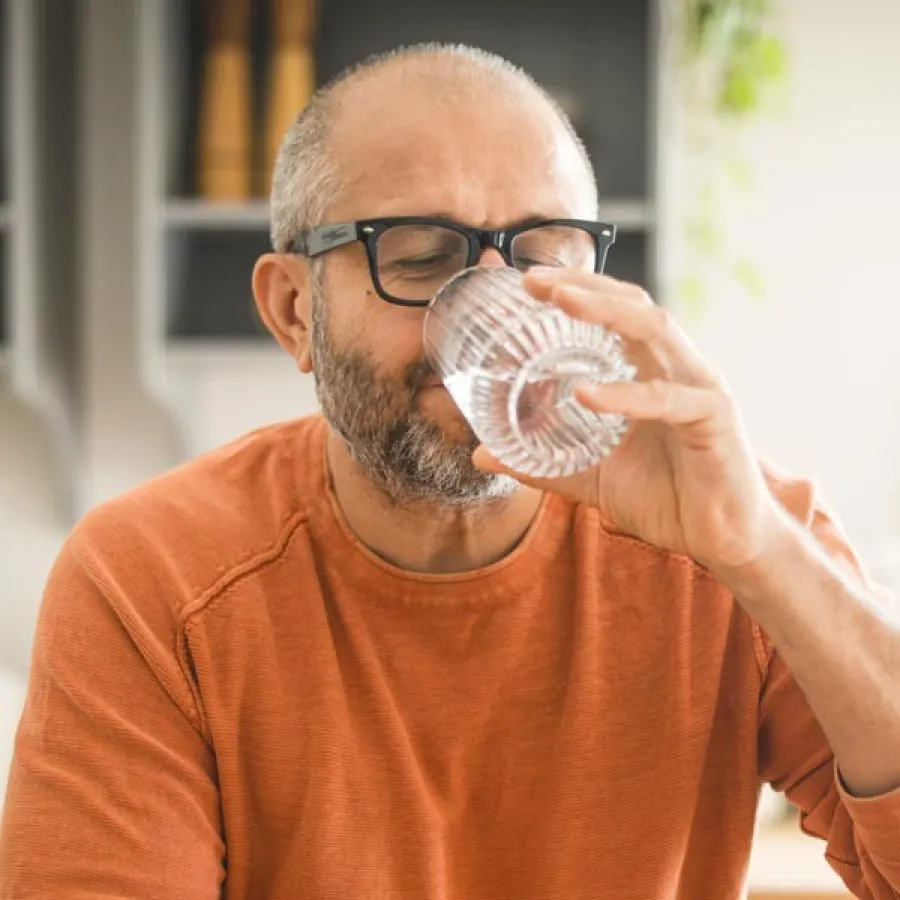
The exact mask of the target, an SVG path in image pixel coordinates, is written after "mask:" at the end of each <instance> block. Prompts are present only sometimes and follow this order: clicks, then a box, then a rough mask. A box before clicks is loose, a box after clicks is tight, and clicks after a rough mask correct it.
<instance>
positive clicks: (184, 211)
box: [162, 199, 269, 231]
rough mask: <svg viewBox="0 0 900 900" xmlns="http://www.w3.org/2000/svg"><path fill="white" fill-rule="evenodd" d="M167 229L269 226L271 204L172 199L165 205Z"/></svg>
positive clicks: (218, 229) (211, 229) (233, 228)
mask: <svg viewBox="0 0 900 900" xmlns="http://www.w3.org/2000/svg"><path fill="white" fill-rule="evenodd" d="M162 222H163V225H164V226H165V227H166V228H172V229H175V228H180V229H184V230H189V229H196V230H204V231H231V230H248V229H265V230H268V228H269V204H268V203H267V202H266V201H265V200H256V201H252V202H248V203H211V202H209V201H207V200H200V199H197V200H194V199H183V200H182V199H179V200H169V201H168V202H167V203H166V204H165V206H164V207H163V212H162Z"/></svg>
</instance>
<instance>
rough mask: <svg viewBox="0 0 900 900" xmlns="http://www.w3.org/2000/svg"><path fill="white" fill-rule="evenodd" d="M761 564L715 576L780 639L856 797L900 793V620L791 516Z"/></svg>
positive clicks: (779, 525) (780, 526)
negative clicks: (897, 790)
mask: <svg viewBox="0 0 900 900" xmlns="http://www.w3.org/2000/svg"><path fill="white" fill-rule="evenodd" d="M776 528H777V537H778V539H777V540H773V541H772V544H771V550H770V551H769V552H768V553H767V554H766V555H765V557H764V558H762V559H760V560H759V561H758V562H757V563H755V564H754V565H753V566H751V567H748V568H746V569H744V570H742V571H740V572H714V574H716V575H717V577H718V578H719V579H720V580H721V581H722V583H723V584H725V585H726V586H727V587H728V588H729V589H730V590H731V591H732V592H733V594H734V596H735V597H736V598H737V599H738V600H739V602H740V603H741V604H742V606H743V607H744V608H745V609H746V611H747V613H748V614H749V615H750V616H751V617H752V618H753V619H754V620H755V621H756V622H757V623H758V624H759V625H760V627H761V628H762V629H763V630H764V631H765V632H766V633H767V634H768V635H769V637H770V638H771V639H772V641H773V643H774V645H775V647H776V648H777V650H778V652H779V653H780V655H781V657H782V658H783V659H784V661H785V663H786V664H787V666H788V668H789V669H790V671H791V673H792V674H793V676H794V678H795V679H796V681H797V683H798V684H799V686H800V688H801V689H802V690H803V692H804V694H805V695H806V698H807V701H808V702H809V705H810V708H811V709H812V711H813V713H814V715H815V716H816V718H817V719H818V721H819V724H820V725H821V726H822V729H823V730H824V732H825V734H826V736H827V738H828V741H829V744H830V745H831V748H832V750H833V751H834V754H835V758H836V759H837V762H838V766H839V768H840V771H841V775H842V777H843V779H844V782H845V786H846V787H847V789H848V790H849V791H850V792H851V793H853V794H855V795H857V796H876V795H878V794H883V793H886V792H888V791H890V790H893V789H895V788H900V620H898V617H897V615H896V611H894V612H891V611H889V610H887V609H885V608H884V607H883V606H882V605H880V604H879V603H878V601H877V600H876V598H875V597H873V596H872V595H871V592H870V591H869V590H867V588H866V587H865V586H863V585H862V584H860V583H859V582H858V581H857V580H856V579H854V578H852V577H851V576H849V575H847V574H845V573H844V571H843V570H842V569H841V568H840V566H839V565H838V564H837V563H836V562H835V561H834V560H832V559H831V558H830V557H829V556H828V555H827V554H826V552H825V551H824V550H823V549H822V548H821V547H820V546H819V544H818V543H817V542H816V540H815V538H814V537H813V536H812V535H811V534H809V532H807V531H806V530H805V529H803V528H802V527H801V526H799V525H798V524H797V523H795V522H794V521H793V520H790V519H788V518H787V516H785V517H784V518H783V519H780V520H779V522H778V523H777V526H776Z"/></svg>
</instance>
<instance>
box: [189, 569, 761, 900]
mask: <svg viewBox="0 0 900 900" xmlns="http://www.w3.org/2000/svg"><path fill="white" fill-rule="evenodd" d="M620 574H621V573H620ZM625 574H626V575H627V573H625ZM558 577H565V579H566V582H565V583H563V584H559V583H557V584H556V586H555V587H556V589H554V590H548V589H547V586H546V585H544V584H539V583H535V584H534V585H533V586H532V587H531V588H530V589H529V590H527V591H525V592H524V593H523V594H521V595H519V596H517V597H516V598H513V599H512V600H511V601H507V602H500V603H496V604H493V605H484V606H480V607H478V608H453V607H441V608H438V607H430V606H428V605H427V604H423V605H421V606H419V607H410V606H391V605H385V604H384V603H383V602H382V601H381V600H378V599H374V598H365V597H357V598H353V599H352V600H351V599H350V598H346V597H343V596H339V595H336V594H335V593H333V592H330V591H329V590H328V589H327V584H326V585H319V586H318V588H317V590H316V591H315V592H314V594H313V596H312V598H310V599H308V600H307V602H306V603H304V610H303V615H302V616H293V617H292V616H289V615H287V614H286V613H285V614H284V615H282V614H281V612H280V605H277V604H276V605H275V606H274V607H273V606H272V605H270V606H269V607H268V609H267V614H266V616H265V617H262V618H261V619H260V620H259V621H257V620H255V619H254V620H250V621H245V622H244V623H243V631H242V633H241V634H242V640H241V642H240V645H238V643H237V642H235V641H234V639H233V635H234V634H235V631H234V630H233V628H231V629H229V628H228V627H224V626H225V624H226V623H224V622H215V623H212V624H213V625H214V626H215V629H214V631H207V632H206V634H205V635H204V637H205V640H206V644H205V647H204V651H203V654H198V655H199V656H201V660H202V661H203V662H205V665H204V666H203V671H201V683H202V684H203V690H204V692H205V698H204V703H205V706H206V708H207V709H208V710H209V712H210V725H211V729H212V731H213V734H214V737H215V743H216V753H217V760H218V766H219V775H220V785H221V794H222V803H223V816H224V822H225V828H226V832H227V833H228V834H230V835H232V836H234V839H233V840H232V839H231V838H229V840H228V845H229V858H230V861H229V883H230V885H231V886H232V889H234V890H238V888H239V887H240V886H241V885H242V884H243V885H245V886H249V885H251V884H254V883H256V882H257V881H258V879H260V878H262V879H263V880H266V879H272V878H275V879H276V880H279V879H280V880H281V883H283V884H289V885H292V888H291V889H292V890H297V891H299V890H300V888H301V887H303V888H304V889H309V887H310V886H311V885H315V886H316V889H315V890H314V891H313V893H312V894H310V895H311V896H335V897H338V896H341V897H346V896H369V897H394V896H396V897H407V896H409V897H412V896H415V897H423V898H431V897H435V898H438V897H439V898H442V900H444V898H450V897H457V896H459V897H463V896H481V897H491V896H517V897H545V896H546V897H550V896H557V897H558V896H567V897H580V896H593V894H590V893H584V890H585V888H584V885H586V884H590V883H594V884H596V883H597V881H596V879H598V878H602V879H605V883H609V879H610V878H613V879H615V878H618V877H624V873H626V872H629V871H632V870H633V868H634V860H635V859H636V858H641V859H642V860H643V863H642V865H643V868H644V869H645V870H646V874H645V878H646V879H647V883H646V885H645V887H647V885H650V884H651V883H652V884H654V885H655V884H661V885H666V884H668V885H672V884H675V883H677V881H678V879H679V878H680V877H681V876H680V873H681V872H682V871H683V869H684V866H685V864H686V854H687V853H688V849H687V848H689V846H690V843H691V835H692V834H693V833H694V831H695V829H697V828H698V827H701V826H702V827H703V828H707V827H708V828H711V829H713V830H715V829H716V828H720V829H724V830H725V831H727V830H728V828H729V827H732V828H733V823H734V822H735V821H740V822H743V823H744V825H745V826H746V827H747V828H749V827H752V816H753V807H754V804H755V798H756V780H755V766H756V760H755V739H756V736H755V703H756V691H757V690H758V683H757V682H756V679H755V661H754V659H753V654H752V642H751V640H750V637H749V634H745V633H744V630H743V628H742V627H741V626H740V623H738V622H736V621H735V611H734V610H733V609H732V608H731V607H730V606H729V605H728V604H727V603H723V602H722V600H721V598H712V597H709V598H697V597H692V596H689V595H688V594H687V593H685V592H684V591H683V590H682V591H681V593H679V591H673V590H671V589H668V590H667V589H665V587H663V589H662V590H661V591H660V592H659V593H657V594H656V595H649V594H648V593H647V591H646V590H645V591H644V592H643V593H642V592H641V591H640V587H641V586H640V585H637V586H636V587H637V588H638V590H634V589H633V588H632V587H629V579H628V578H627V577H621V578H620V579H618V580H617V581H616V582H615V583H613V584H609V583H607V584H606V585H602V584H595V585H593V586H590V585H587V586H586V584H585V583H584V582H585V578H584V573H580V572H579V571H577V570H573V571H570V572H569V574H568V575H566V576H558ZM632 583H633V580H632ZM665 604H669V605H668V606H665ZM701 620H702V622H701ZM230 624H231V625H232V626H233V625H234V623H230ZM701 624H702V628H701ZM248 645H249V647H250V648H251V649H252V652H248ZM212 647H215V652H214V653H213V652H212V651H211V649H210V648H212ZM226 660H228V661H229V662H230V665H228V666H226V665H225V664H224V661H226ZM204 676H205V680H204ZM726 808H727V813H726ZM736 811H738V812H739V815H738V817H737V819H735V814H736ZM722 823H730V824H728V827H726V825H724V824H722ZM748 833H749V832H748ZM738 855H739V854H738ZM263 858H274V859H275V860H276V863H275V864H274V865H271V864H270V865H266V866H262V867H261V866H260V865H259V860H261V859H263ZM585 879H586V880H585ZM592 880H593V882H592ZM513 886H518V887H516V890H515V891H514V892H513V893H505V892H508V891H511V890H512V889H513ZM326 888H327V890H326ZM247 889H248V890H249V887H248V888H247ZM273 890H274V889H273V885H272V884H269V885H268V887H267V888H266V889H265V890H262V889H260V890H259V891H257V890H256V889H255V888H254V889H253V891H251V894H247V896H250V895H253V896H269V895H271V896H279V895H280V894H279V893H277V892H273ZM317 891H318V892H317ZM329 891H333V893H329ZM492 891H494V893H492ZM496 891H500V892H499V893H496ZM655 891H656V888H655V887H653V888H652V889H651V893H644V894H642V895H641V894H634V896H653V895H654V892H655ZM284 893H287V892H284ZM297 895H298V896H300V895H301V894H300V893H298V894H297ZM626 895H627V893H621V892H620V893H618V894H616V896H626ZM662 895H665V894H662ZM662 895H661V896H662ZM234 896H243V895H242V894H240V893H235V894H234Z"/></svg>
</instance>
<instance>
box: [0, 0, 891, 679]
mask: <svg viewBox="0 0 900 900" xmlns="http://www.w3.org/2000/svg"><path fill="white" fill-rule="evenodd" d="M129 7H130V4H126V3H122V2H121V0H89V2H87V3H86V4H85V9H86V12H87V15H88V30H87V44H86V48H85V51H84V52H83V53H82V59H83V60H84V65H85V82H86V87H87V92H88V94H87V101H86V103H85V107H84V114H85V115H86V116H87V118H88V121H89V123H90V127H89V128H87V129H86V135H85V141H86V143H85V147H84V151H85V152H84V172H83V181H84V192H83V196H84V198H85V200H86V205H85V208H84V210H83V220H82V222H81V223H80V224H81V226H82V228H83V231H84V233H85V234H86V235H87V236H88V239H87V240H85V259H84V267H83V268H84V272H83V278H84V281H83V288H84V297H85V304H86V308H85V320H84V323H83V324H84V326H85V327H84V333H85V345H84V350H85V357H86V360H87V373H86V390H87V396H86V418H85V425H86V432H85V436H84V454H85V460H86V466H87V492H88V496H89V497H90V498H91V499H92V500H93V501H94V502H98V501H100V500H102V499H104V498H106V497H108V496H110V495H111V494H114V493H117V492H118V491H121V490H125V489H127V487H128V486H129V485H130V484H133V483H135V482H136V481H138V480H141V479H144V478H146V477H149V476H150V475H152V474H153V473H154V472H156V471H159V470H160V469H162V468H164V467H165V466H167V465H168V464H169V463H170V462H171V461H172V459H173V456H172V442H171V434H170V430H169V429H168V427H167V420H166V418H165V416H164V415H163V413H162V411H161V410H160V409H159V407H158V406H156V405H155V404H153V403H152V402H151V401H150V400H149V399H148V398H147V397H146V396H145V395H144V394H143V393H142V391H141V388H140V386H139V384H138V383H137V378H136V375H135V372H134V370H133V367H132V360H133V358H134V341H133V338H132V335H133V327H134V322H133V317H132V315H131V313H130V311H129V307H128V304H127V302H126V299H127V298H128V297H129V296H130V295H131V293H132V291H133V289H134V285H133V273H132V266H133V263H134V248H133V246H132V244H131V238H130V235H131V232H130V226H131V223H132V221H133V216H134V190H133V172H132V170H131V168H130V162H129V161H130V160H131V159H132V158H133V157H132V140H133V138H132V136H131V135H129V133H128V132H127V129H123V128H122V127H121V122H122V121H128V116H129V115H130V112H129V110H130V104H131V103H132V93H131V92H132V91H133V88H134V85H133V83H132V78H131V75H130V55H129V54H130V52H131V45H130V43H129V42H130V40H131V35H132V31H131V28H132V24H133V23H132V21H131V11H130V9H129ZM782 7H783V18H784V25H785V28H786V31H787V34H788V37H789V42H790V45H791V50H792V61H793V66H794V72H793V83H792V102H791V115H790V117H789V118H787V119H786V120H785V121H783V122H779V123H777V124H773V125H771V126H767V127H765V128H762V129H760V130H759V133H758V134H756V136H755V139H754V145H753V155H754V160H755V161H756V163H757V181H758V185H759V189H760V194H759V198H758V201H757V203H756V207H755V210H753V211H751V213H748V217H747V219H746V220H745V221H744V223H743V224H744V227H745V230H748V231H750V232H751V233H752V232H753V228H752V227H751V226H760V227H764V228H765V230H766V231H767V232H768V237H767V238H765V239H764V240H763V239H759V243H760V247H763V248H765V249H767V250H768V256H767V263H766V265H767V269H768V278H769V284H770V289H771V290H770V299H769V302H768V304H767V305H765V306H754V305H752V304H748V303H746V302H744V301H743V300H741V299H740V298H738V297H732V296H728V295H723V296H722V297H717V298H716V301H715V302H714V303H713V304H712V306H711V308H710V310H709V311H708V313H707V315H706V317H705V319H703V320H702V321H700V322H692V323H690V324H689V329H690V332H691V334H692V335H693V337H694V338H695V340H696V341H697V343H698V344H699V345H700V347H701V348H702V349H703V350H704V351H705V352H706V353H707V354H708V355H709V356H710V357H711V358H712V359H713V360H714V361H716V362H717V363H718V364H719V365H720V366H721V368H722V369H723V371H724V372H725V373H726V376H727V377H728V379H729V381H730V383H731V385H732V387H733V389H734V392H735V394H736V395H737V397H738V399H739V401H740V403H741V405H742V407H743V409H744V412H745V414H746V418H747V421H748V423H749V427H750V430H751V433H752V435H753V437H754V439H755V441H756V443H757V445H758V446H759V448H760V449H761V450H762V451H763V452H764V453H766V454H767V455H770V456H772V457H773V458H776V459H778V460H779V461H780V462H782V463H783V464H784V465H786V466H788V467H790V468H791V469H794V470H796V471H798V472H803V473H807V474H811V475H813V476H816V477H817V478H818V479H819V480H820V481H821V483H822V485H823V487H824V489H825V491H826V493H827V495H828V497H829V499H830V500H831V501H832V503H833V504H834V505H835V506H836V507H837V508H838V509H839V510H840V512H841V514H842V517H843V520H844V523H845V525H846V527H847V528H848V530H849V531H850V533H851V535H852V536H853V537H854V538H855V539H856V540H857V542H858V543H859V544H860V546H861V547H862V548H863V550H864V552H865V553H866V554H867V555H868V556H870V557H871V559H872V561H873V562H876V563H877V562H878V559H877V557H878V556H879V554H881V553H882V549H881V548H880V546H879V545H880V544H881V542H882V540H883V539H885V538H887V536H889V535H893V536H894V537H895V539H896V536H898V535H900V377H898V376H897V374H896V372H895V371H894V360H895V358H896V355H897V354H896V350H895V344H896V337H895V335H896V333H897V326H898V325H900V297H898V289H897V278H896V275H895V270H896V259H897V256H898V254H897V249H896V244H897V241H898V238H900V229H898V228H897V227H896V225H895V215H896V213H895V211H896V209H897V208H898V207H900V182H898V178H900V175H898V174H897V173H898V170H897V167H896V165H895V160H896V159H898V158H900V115H898V114H897V113H891V112H890V106H891V103H892V102H894V105H895V106H896V102H895V101H896V98H897V97H898V96H900V65H898V63H897V55H896V48H897V46H900V4H897V3H896V0H853V2H850V0H840V2H838V0H833V2H831V3H829V4H823V3H821V0H782ZM179 365H180V367H182V368H184V369H185V370H186V371H189V372H191V373H193V374H192V377H191V385H192V392H193V395H194V398H195V400H196V401H197V409H198V410H199V413H198V415H199V418H198V419H197V421H196V422H195V429H196V434H197V439H198V445H199V446H211V445H213V444H216V443H218V442H220V441H222V440H226V439H228V438H229V437H231V436H233V435H235V434H237V433H239V432H240V431H243V430H245V429H248V428H251V427H254V426H256V425H257V424H262V423H263V422H265V421H267V420H271V419H275V418H282V417H287V416H290V415H294V414H301V413H303V412H305V411H307V410H309V409H311V408H313V406H314V398H313V394H312V390H311V384H310V382H309V380H303V379H302V378H301V377H300V376H299V375H296V374H295V373H294V372H293V370H292V369H291V366H290V363H289V362H288V361H285V360H283V359H281V358H280V357H278V356H277V355H265V354H263V355H260V354H258V353H252V352H250V353H245V354H238V355H224V356H222V355H215V354H212V355H209V354H207V355H206V356H204V355H202V354H195V355H193V356H192V357H191V358H190V359H189V360H185V361H183V362H182V363H180V364H179ZM0 438H2V439H0V557H2V561H3V572H4V577H3V587H2V595H0V666H4V665H5V666H7V667H12V668H17V669H18V670H20V671H24V670H25V667H26V665H27V660H28V656H29V652H30V642H31V634H32V628H33V621H34V616H35V613H36V609H37V604H38V602H39V597H40V592H41V587H42V584H43V581H44V578H45V575H46V570H47V567H48V565H49V563H50V561H51V559H52V557H53V555H54V554H55V552H56V551H57V549H58V547H59V545H60V543H61V541H62V540H63V539H64V536H65V528H64V527H63V526H62V525H60V524H59V523H58V522H57V521H56V519H55V518H54V509H53V504H52V502H50V501H49V500H48V497H47V484H48V478H49V469H48V468H47V467H48V466H49V462H48V459H47V457H48V454H47V448H46V446H45V445H44V443H43V442H42V440H41V436H40V434H37V433H34V431H33V429H31V428H30V425H29V423H28V422H27V420H25V419H24V418H23V417H22V415H21V413H20V411H18V410H15V409H14V407H13V406H12V405H11V404H10V403H9V402H8V400H7V399H6V398H4V397H0Z"/></svg>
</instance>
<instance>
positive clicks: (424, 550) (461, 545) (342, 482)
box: [328, 433, 542, 573]
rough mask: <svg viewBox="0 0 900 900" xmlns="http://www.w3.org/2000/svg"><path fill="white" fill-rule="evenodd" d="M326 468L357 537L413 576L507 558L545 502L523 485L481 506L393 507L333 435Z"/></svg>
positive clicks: (538, 494) (464, 568) (534, 491)
mask: <svg viewBox="0 0 900 900" xmlns="http://www.w3.org/2000/svg"><path fill="white" fill-rule="evenodd" d="M328 468H329V474H330V477H331V484H332V488H333V490H334V494H335V497H336V498H337V501H338V504H339V505H340V507H341V511H342V512H343V514H344V518H345V519H346V520H347V524H348V525H349V526H350V528H351V530H352V531H353V533H354V534H355V535H356V537H357V538H358V539H359V540H360V541H362V543H363V544H365V545H366V547H368V548H369V549H370V550H371V551H372V552H373V553H376V554H378V556H380V557H381V558H382V559H384V560H386V561H387V562H389V563H391V564H392V565H395V566H398V567H399V568H401V569H406V570H408V571H412V572H432V573H450V572H467V571H471V570H473V569H480V568H483V567H484V566H488V565H490V564H491V563H494V562H497V561H498V560H500V559H503V557H504V556H506V555H507V554H508V553H510V552H511V551H512V550H513V549H515V547H516V546H517V545H518V543H519V542H520V541H521V540H522V538H523V537H524V535H525V533H526V532H527V531H528V527H529V525H530V524H531V522H532V520H533V519H534V517H535V515H536V514H537V511H538V507H539V506H540V503H541V496H542V495H541V493H540V492H539V491H536V490H534V489H532V488H526V487H524V486H523V487H520V488H519V489H518V490H517V491H516V492H515V493H514V494H512V495H511V496H509V497H505V498H503V499H501V500H492V501H490V502H486V503H483V504H479V505H477V506H464V507H454V506H442V505H438V504H432V503H425V502H421V503H412V504H404V505H402V506H401V505H397V504H394V503H391V501H390V500H388V498H387V497H386V496H385V495H384V494H383V493H382V492H381V491H380V490H379V489H378V488H377V487H376V486H375V485H373V484H372V482H371V481H370V480H369V479H368V478H367V477H366V475H365V474H364V473H363V472H362V471H361V470H360V468H359V466H358V465H357V464H356V463H355V462H354V460H353V459H352V458H351V456H350V454H349V453H348V452H347V448H346V446H345V445H344V443H343V441H341V439H340V438H339V437H337V436H336V435H335V434H333V433H332V434H331V435H330V436H329V439H328Z"/></svg>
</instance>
